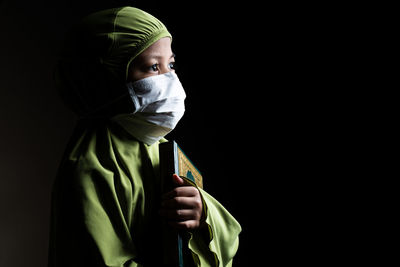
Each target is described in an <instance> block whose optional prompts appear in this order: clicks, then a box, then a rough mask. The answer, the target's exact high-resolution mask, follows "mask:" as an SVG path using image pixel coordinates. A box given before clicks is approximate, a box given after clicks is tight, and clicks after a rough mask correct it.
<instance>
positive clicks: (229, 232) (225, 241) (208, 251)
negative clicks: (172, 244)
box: [189, 188, 241, 267]
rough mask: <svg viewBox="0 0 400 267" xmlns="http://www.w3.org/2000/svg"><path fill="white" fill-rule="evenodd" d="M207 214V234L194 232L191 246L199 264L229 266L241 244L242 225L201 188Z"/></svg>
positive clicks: (208, 266)
mask: <svg viewBox="0 0 400 267" xmlns="http://www.w3.org/2000/svg"><path fill="white" fill-rule="evenodd" d="M199 191H200V193H201V196H202V198H203V204H204V212H205V215H206V220H205V222H206V226H207V228H208V229H207V230H208V231H206V235H205V236H204V234H202V233H201V232H200V231H199V232H193V233H192V236H191V239H190V240H189V248H190V249H191V251H192V252H193V258H194V260H195V262H196V264H197V266H201V267H211V266H212V267H214V266H218V267H220V266H221V267H222V266H223V267H225V266H227V267H229V266H232V261H233V257H234V256H235V254H236V252H237V250H238V246H239V233H240V232H241V227H240V225H239V223H238V222H237V221H236V220H235V218H234V217H233V216H232V215H231V214H230V213H229V212H228V211H227V210H226V209H225V208H224V207H223V206H222V205H221V204H220V203H219V202H218V201H217V200H215V199H214V198H213V197H212V196H210V195H209V194H208V193H206V192H205V191H204V190H202V189H200V188H199Z"/></svg>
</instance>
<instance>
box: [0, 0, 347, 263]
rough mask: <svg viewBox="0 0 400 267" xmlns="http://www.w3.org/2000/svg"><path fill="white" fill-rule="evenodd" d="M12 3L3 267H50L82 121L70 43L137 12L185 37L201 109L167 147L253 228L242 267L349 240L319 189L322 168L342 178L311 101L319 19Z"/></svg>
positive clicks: (187, 76)
mask: <svg viewBox="0 0 400 267" xmlns="http://www.w3.org/2000/svg"><path fill="white" fill-rule="evenodd" d="M0 3H1V4H0V34H1V35H0V40H1V41H0V59H1V60H0V70H1V71H0V106H1V112H0V117H1V136H0V137H1V138H0V142H1V143H0V147H1V153H0V157H1V158H0V173H1V178H0V212H1V213H0V216H1V220H0V237H1V238H0V266H18V267H19V266H34V267H41V266H45V265H46V262H47V249H48V230H49V208H50V192H51V186H52V182H53V179H54V177H55V173H56V170H57V167H58V164H59V161H60V159H61V156H62V153H63V150H64V148H65V145H66V143H67V141H68V138H69V136H70V134H71V133H72V130H73V128H74V125H75V121H76V118H75V116H74V114H72V113H71V112H70V111H68V110H67V109H66V108H65V107H64V106H63V104H62V103H61V100H60V99H59V97H58V95H57V93H56V91H55V88H54V81H53V77H52V75H53V67H54V64H55V60H56V57H57V51H58V47H59V45H60V44H61V42H62V39H63V36H64V34H65V32H66V31H67V30H68V28H69V27H70V26H71V25H72V24H73V23H74V22H76V21H77V20H78V19H80V18H81V17H82V16H84V15H87V14H89V13H90V12H94V11H97V10H100V9H103V8H110V7H116V6H122V5H125V4H128V5H132V6H136V7H139V8H142V9H143V10H145V11H147V12H149V13H151V14H153V15H154V16H156V17H157V18H159V19H160V20H161V21H163V22H164V24H165V25H166V26H167V28H168V29H169V31H170V32H171V33H172V35H173V38H174V39H173V45H172V46H173V50H174V52H175V54H176V55H177V57H176V61H177V64H178V70H177V73H178V75H179V77H180V80H181V82H182V84H183V86H184V88H185V90H186V92H187V100H186V113H185V116H184V118H183V119H182V120H181V122H180V123H179V124H178V126H177V128H176V129H175V130H174V131H173V132H172V133H171V134H169V135H168V136H167V138H168V139H175V140H176V141H177V142H178V143H179V144H180V146H181V147H182V149H183V150H184V151H185V152H186V154H187V155H188V156H189V157H190V158H191V159H192V161H193V162H194V163H195V164H196V165H197V166H198V168H199V169H200V170H201V172H202V174H203V176H204V184H205V185H204V186H205V189H206V191H208V192H209V193H211V195H213V196H214V197H215V198H216V199H217V200H219V201H220V202H221V203H222V204H223V205H224V206H225V207H226V208H227V209H228V210H229V211H230V212H231V213H232V214H233V215H234V216H235V218H237V220H238V221H239V222H240V224H241V225H242V228H243V231H242V233H241V235H240V245H239V251H238V254H237V256H236V258H235V261H234V266H266V265H271V266H281V265H282V266H284V265H285V264H288V263H293V262H296V263H307V264H310V263H319V262H320V261H319V260H320V258H321V257H323V256H324V255H326V254H329V255H332V254H330V253H332V248H331V247H329V248H328V247H327V246H326V243H325V242H326V240H331V239H334V238H333V236H334V235H335V230H332V229H329V231H328V232H326V230H327V229H324V227H325V226H324V225H326V222H327V221H332V220H333V221H334V220H335V219H334V218H333V217H329V216H326V214H325V213H324V211H325V210H326V209H327V206H326V205H322V204H321V200H322V199H324V196H323V195H324V193H326V192H328V191H329V188H328V187H329V182H326V180H324V181H323V182H322V181H321V180H318V179H315V177H318V176H319V175H320V174H321V169H322V167H326V168H324V177H325V178H328V179H330V178H331V176H333V175H334V174H335V172H334V171H333V169H332V168H331V166H330V165H329V164H327V162H328V161H329V160H331V159H327V158H324V157H323V154H322V152H321V151H322V149H326V148H327V145H326V143H325V142H326V140H324V137H322V136H324V135H325V133H326V132H328V131H331V130H332V129H330V128H329V127H326V125H324V123H323V122H324V121H326V120H327V117H326V116H329V114H327V115H326V116H325V115H322V114H321V106H323V105H325V104H326V101H325V100H326V99H325V97H326V93H325V94H324V95H321V97H319V102H318V103H317V105H314V103H313V99H314V98H315V97H316V95H317V96H318V94H320V92H319V91H314V90H309V88H314V87H316V86H317V87H318V85H319V79H318V77H320V75H321V73H318V75H316V74H315V73H316V72H315V71H316V69H318V67H319V60H321V58H318V56H315V55H314V56H313V57H311V56H310V49H309V46H308V45H310V46H312V47H313V48H315V49H316V48H317V46H318V45H317V44H316V43H315V42H310V43H308V42H307V41H306V40H308V35H309V34H310V33H309V32H308V30H307V17H302V16H301V15H300V16H299V14H297V11H296V7H293V6H291V7H290V9H289V10H290V14H289V15H288V12H289V11H288V9H287V7H283V8H282V7H279V8H278V7H276V6H271V5H268V4H265V3H263V4H262V5H254V4H251V3H246V2H240V1H236V2H235V1H234V2H226V3H224V2H217V1H211V2H204V1H183V2H179V3H178V1H174V2H170V1H158V2H157V1H104V0H103V1H77V0H75V1H66V0H64V1H44V0H41V1H26V2H21V1H8V0H3V1H2V2H0ZM216 4H218V5H216ZM292 14H293V15H295V16H294V17H292ZM298 20H300V21H302V23H301V24H300V23H297V22H298ZM314 33H318V30H316V31H315V32H312V34H314ZM318 42H319V43H323V42H324V40H323V39H318ZM305 43H307V44H305ZM317 54H318V53H317ZM310 65H312V66H313V68H310ZM314 67H317V68H316V69H315V68H314ZM308 70H310V71H308ZM311 70H312V71H311ZM322 74H323V73H322ZM326 81H327V82H326V84H325V85H326V86H327V87H328V88H329V86H331V82H330V80H329V79H328V80H326ZM311 103H312V104H311ZM322 109H323V108H322ZM324 114H325V113H324ZM310 117H312V118H310ZM317 126H318V127H317ZM338 135H340V133H338ZM331 142H333V143H334V142H335V141H334V139H330V141H329V143H330V144H329V146H331V145H332V144H331ZM320 144H324V145H320ZM316 186H317V187H318V188H319V191H318V192H317V193H316V192H315V191H314V190H313V188H315V187H316ZM324 190H325V191H324ZM315 194H316V195H317V198H315V196H316V195H315ZM316 199H317V201H316ZM316 214H317V215H316ZM338 223H340V222H338ZM333 251H336V250H333ZM324 258H325V260H324V262H326V261H328V262H332V261H335V260H334V259H333V258H332V257H331V256H328V257H324ZM264 263H265V264H264ZM259 264H261V265H259Z"/></svg>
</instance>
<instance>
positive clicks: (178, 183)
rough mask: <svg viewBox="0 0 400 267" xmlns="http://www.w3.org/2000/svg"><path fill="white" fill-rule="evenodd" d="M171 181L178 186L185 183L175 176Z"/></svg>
mask: <svg viewBox="0 0 400 267" xmlns="http://www.w3.org/2000/svg"><path fill="white" fill-rule="evenodd" d="M172 181H173V182H174V184H175V185H178V186H184V185H185V181H184V180H183V179H182V178H181V177H179V176H178V175H177V174H173V175H172Z"/></svg>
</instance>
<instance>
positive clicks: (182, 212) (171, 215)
mask: <svg viewBox="0 0 400 267" xmlns="http://www.w3.org/2000/svg"><path fill="white" fill-rule="evenodd" d="M159 213H160V215H161V216H162V217H164V218H166V219H167V220H169V221H173V222H178V221H186V220H198V219H199V218H198V217H199V216H198V214H196V213H195V212H194V211H193V210H190V209H177V210H175V209H161V210H160V212H159Z"/></svg>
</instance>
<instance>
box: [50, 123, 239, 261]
mask: <svg viewBox="0 0 400 267" xmlns="http://www.w3.org/2000/svg"><path fill="white" fill-rule="evenodd" d="M165 141H166V140H165V139H163V140H161V141H160V142H165ZM205 179H206V180H207V177H205ZM199 190H200V193H201V196H202V198H203V200H204V203H205V205H206V207H205V209H204V210H205V211H206V214H205V216H206V224H207V226H208V233H207V234H204V233H203V232H201V231H193V232H192V233H190V236H191V238H190V241H189V243H188V247H189V249H190V251H191V252H192V255H193V261H194V262H195V263H196V265H195V266H202V267H203V266H231V265H232V259H233V257H234V255H235V253H236V251H237V249H238V242H239V239H238V235H239V233H240V231H241V228H240V225H239V224H238V222H237V221H236V220H235V219H234V218H233V217H232V216H231V215H230V214H229V212H228V211H226V210H225V208H224V207H223V206H222V205H221V204H220V203H218V202H217V201H216V200H215V199H214V198H213V197H211V196H210V195H209V194H207V193H206V192H205V191H203V190H201V189H199ZM160 195H161V192H160V174H159V156H158V143H155V144H153V145H151V146H148V145H146V144H144V143H142V142H139V141H137V140H136V139H135V138H134V137H132V135H130V134H129V133H128V132H126V131H125V130H124V129H123V128H121V126H119V125H118V124H117V123H115V122H112V121H111V120H102V121H101V120H99V121H96V120H87V121H81V122H80V123H79V124H78V126H77V128H76V129H75V131H74V134H73V136H72V138H71V141H70V143H69V145H68V147H67V149H66V151H65V154H64V157H63V159H62V162H61V165H60V168H59V172H58V175H57V178H56V180H55V183H54V188H53V195H52V213H51V236H50V251H49V267H67V266H68V267H79V266H87V267H89V266H90V267H92V266H115V267H116V266H121V267H122V266H129V267H133V266H145V267H146V266H147V267H149V266H161V264H160V261H161V258H162V257H161V255H160V251H161V250H160V249H161V248H160V246H161V244H162V243H161V242H160V237H161V233H160V230H161V227H160V223H161V221H162V219H161V218H160V217H159V216H158V213H157V211H158V209H159V204H160Z"/></svg>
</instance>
